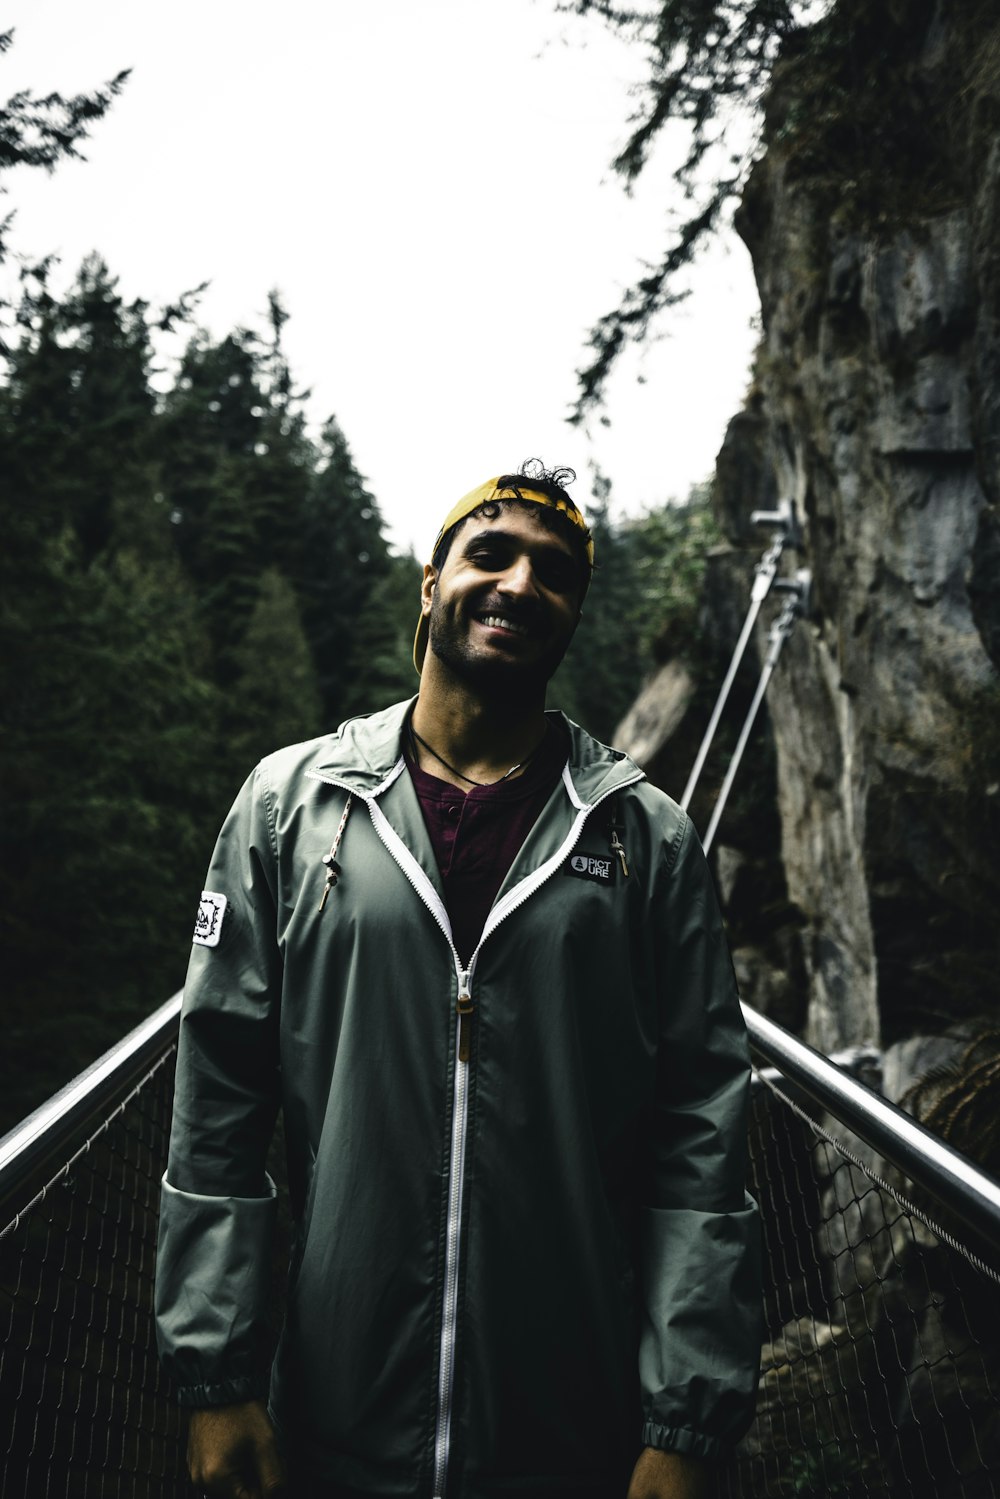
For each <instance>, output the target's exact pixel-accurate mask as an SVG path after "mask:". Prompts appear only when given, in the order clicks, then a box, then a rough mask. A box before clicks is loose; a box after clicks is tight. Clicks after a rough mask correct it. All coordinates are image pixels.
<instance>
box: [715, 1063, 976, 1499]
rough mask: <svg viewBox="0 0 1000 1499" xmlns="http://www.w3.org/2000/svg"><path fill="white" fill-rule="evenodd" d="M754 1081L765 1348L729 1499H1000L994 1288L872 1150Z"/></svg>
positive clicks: (768, 1084)
mask: <svg viewBox="0 0 1000 1499" xmlns="http://www.w3.org/2000/svg"><path fill="white" fill-rule="evenodd" d="M754 1082H755V1085H754V1089H753V1098H754V1103H753V1113H752V1121H751V1132H750V1154H751V1178H752V1180H751V1190H752V1191H753V1194H754V1196H755V1197H756V1198H757V1200H758V1202H759V1203H760V1208H761V1218H762V1223H763V1237H764V1282H765V1290H764V1315H765V1326H766V1332H765V1343H764V1346H763V1349H762V1358H761V1377H760V1386H759V1396H758V1404H757V1415H756V1419H755V1421H754V1424H753V1426H752V1427H751V1430H750V1432H749V1433H748V1435H747V1437H746V1438H745V1439H744V1441H743V1443H742V1444H741V1446H740V1449H739V1451H738V1453H737V1456H736V1459H735V1461H734V1462H732V1463H731V1464H730V1465H729V1466H728V1467H727V1468H726V1469H725V1471H724V1472H722V1473H721V1474H720V1476H719V1485H718V1492H719V1493H720V1494H721V1495H726V1496H734V1499H735V1496H737V1495H739V1496H751V1495H752V1496H754V1499H762V1496H786V1495H787V1496H792V1495H796V1496H816V1499H819V1496H823V1499H862V1496H866V1499H867V1496H883V1495H886V1496H889V1495H891V1496H894V1499H895V1496H897V1495H904V1496H910V1495H912V1496H913V1499H932V1496H933V1499H986V1496H990V1499H996V1496H997V1495H1000V1337H998V1333H1000V1282H998V1279H997V1277H996V1274H995V1272H994V1271H993V1269H992V1267H991V1266H990V1265H988V1264H985V1263H983V1262H982V1261H980V1260H979V1258H978V1255H977V1254H976V1253H975V1252H974V1251H971V1250H970V1251H969V1252H970V1253H971V1255H972V1259H971V1260H970V1259H969V1258H968V1257H967V1256H966V1254H964V1253H963V1252H961V1248H962V1239H961V1232H962V1231H961V1230H960V1229H959V1228H958V1227H957V1226H956V1225H954V1224H950V1223H949V1225H948V1227H947V1228H941V1229H940V1230H939V1232H935V1231H934V1230H933V1229H932V1228H931V1227H930V1226H929V1223H928V1220H929V1221H930V1222H933V1221H935V1217H934V1214H933V1212H928V1214H927V1218H926V1219H925V1218H924V1216H923V1215H922V1214H921V1213H920V1212H918V1211H916V1210H914V1207H913V1203H912V1196H913V1190H914V1189H913V1188H912V1187H910V1185H909V1184H908V1183H907V1182H905V1181H903V1180H902V1179H901V1178H899V1177H898V1175H897V1174H896V1173H895V1172H894V1170H893V1168H892V1167H890V1166H889V1165H888V1163H886V1162H885V1161H883V1160H880V1159H879V1158H878V1157H877V1156H876V1155H875V1153H874V1152H873V1151H871V1150H870V1148H869V1147H868V1146H867V1145H866V1144H865V1142H864V1141H862V1140H859V1139H858V1138H857V1137H856V1136H854V1135H852V1134H851V1133H850V1132H849V1131H848V1130H846V1129H845V1128H843V1127H842V1126H840V1125H839V1124H838V1122H837V1121H836V1120H834V1119H832V1118H830V1117H829V1116H826V1117H817V1118H810V1117H809V1112H808V1111H807V1110H806V1109H805V1108H803V1107H801V1106H800V1105H799V1104H797V1103H796V1102H795V1100H794V1098H793V1096H792V1095H791V1092H790V1090H789V1089H788V1087H787V1085H786V1084H784V1083H783V1080H782V1079H781V1078H780V1077H779V1076H778V1075H777V1074H774V1073H760V1072H758V1073H756V1074H755V1080H754ZM812 1112H813V1113H814V1114H815V1113H816V1112H817V1111H816V1110H815V1109H813V1111H812ZM930 1206H933V1205H930ZM964 1247H966V1248H968V1244H967V1241H966V1242H965V1246H964Z"/></svg>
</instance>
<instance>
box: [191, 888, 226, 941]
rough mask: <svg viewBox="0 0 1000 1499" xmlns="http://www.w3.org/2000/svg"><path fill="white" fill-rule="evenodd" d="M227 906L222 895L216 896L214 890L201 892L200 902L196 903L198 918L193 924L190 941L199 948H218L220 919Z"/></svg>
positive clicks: (220, 934)
mask: <svg viewBox="0 0 1000 1499" xmlns="http://www.w3.org/2000/svg"><path fill="white" fill-rule="evenodd" d="M227 904H228V902H227V900H226V897H225V896H224V895H217V894H216V892H215V891H214V890H203V891H202V892H201V900H200V901H199V902H198V918H197V920H196V921H195V924H194V937H193V938H192V939H191V940H192V941H193V942H197V943H198V944H199V945H200V946H201V947H218V945H219V938H220V937H221V936H222V918H223V917H224V916H225V914H226V905H227Z"/></svg>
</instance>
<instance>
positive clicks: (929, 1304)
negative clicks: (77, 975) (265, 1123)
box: [0, 1048, 1000, 1499]
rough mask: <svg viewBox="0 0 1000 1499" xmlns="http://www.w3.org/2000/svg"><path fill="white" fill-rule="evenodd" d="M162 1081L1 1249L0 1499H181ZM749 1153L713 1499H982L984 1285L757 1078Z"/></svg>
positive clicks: (164, 1062) (987, 1472) (0, 1237)
mask: <svg viewBox="0 0 1000 1499" xmlns="http://www.w3.org/2000/svg"><path fill="white" fill-rule="evenodd" d="M173 1060H174V1056H173V1050H172V1048H171V1050H170V1051H169V1052H168V1053H167V1054H166V1055H165V1056H164V1057H163V1058H162V1059H161V1061H160V1062H159V1063H158V1064H157V1065H156V1066H155V1067H154V1068H153V1069H152V1070H151V1071H150V1072H149V1074H148V1075H147V1076H146V1078H145V1079H144V1080H143V1082H142V1083H140V1084H139V1086H138V1087H137V1088H135V1089H134V1090H133V1091H132V1092H131V1093H130V1094H129V1097H128V1098H127V1099H126V1100H125V1101H124V1102H123V1103H122V1104H120V1105H119V1106H118V1107H117V1108H116V1109H115V1110H114V1111H113V1112H112V1113H111V1114H110V1116H109V1117H108V1118H107V1119H106V1120H105V1121H104V1122H103V1123H102V1124H101V1125H100V1127H99V1128H96V1129H95V1130H93V1131H92V1132H91V1133H90V1134H89V1137H88V1138H87V1139H86V1140H85V1142H83V1143H82V1144H81V1147H80V1148H79V1149H78V1150H76V1151H75V1152H74V1154H73V1155H72V1158H71V1159H70V1160H69V1161H68V1162H67V1163H66V1164H65V1165H64V1166H62V1168H61V1169H60V1170H58V1171H57V1172H55V1174H54V1175H52V1177H51V1180H49V1181H48V1183H47V1184H46V1185H45V1186H44V1187H43V1188H42V1189H41V1190H40V1191H38V1192H37V1193H35V1194H34V1196H33V1197H32V1198H31V1200H30V1201H28V1202H27V1203H26V1204H25V1206H24V1207H23V1209H22V1210H21V1211H20V1212H19V1213H18V1215H17V1217H16V1218H15V1219H14V1220H13V1222H11V1223H10V1224H8V1225H7V1227H6V1228H5V1229H4V1230H3V1231H2V1232H0V1306H2V1309H3V1310H2V1316H3V1321H2V1324H0V1338H2V1347H0V1453H3V1454H4V1459H3V1461H4V1467H3V1474H2V1478H0V1494H2V1495H3V1499H36V1496H56V1495H59V1496H66V1499H70V1496H73V1499H75V1496H77V1495H80V1496H93V1499H112V1496H113V1499H126V1496H129V1499H161V1496H162V1499H168V1496H169V1499H182V1496H185V1495H188V1494H189V1493H190V1492H191V1490H190V1487H189V1485H188V1483H187V1480H186V1476H185V1472H184V1460H183V1459H184V1436H183V1419H182V1417H181V1414H180V1413H179V1412H178V1410H177V1409H176V1407H175V1406H174V1405H173V1403H172V1402H171V1400H170V1398H169V1391H168V1389H167V1387H166V1384H165V1381H164V1379H163V1377H162V1375H161V1373H160V1371H159V1366H158V1363H157V1359H156V1350H155V1344H154V1339H153V1324H152V1276H153V1258H154V1250H155V1243H156V1218H157V1209H158V1199H159V1179H160V1176H161V1174H162V1171H163V1168H164V1164H165V1160H166V1150H167V1137H168V1131H169V1120H170V1106H171V1098H172V1085H173ZM814 1112H815V1111H814ZM750 1143H751V1190H752V1191H753V1193H754V1195H755V1196H756V1197H757V1199H758V1201H759V1202H760V1205H761V1214H762V1220H763V1231H764V1248H765V1292H764V1316H765V1325H766V1334H765V1336H766V1341H765V1343H764V1346H763V1350H762V1367H761V1379H760V1395H759V1401H758V1411H757V1417H756V1420H755V1422H754V1425H753V1427H752V1428H751V1430H750V1432H749V1434H748V1436H747V1437H746V1439H745V1440H744V1442H743V1443H742V1444H741V1447H740V1449H739V1451H738V1453H737V1455H736V1458H735V1460H734V1461H733V1462H732V1463H730V1464H729V1465H727V1466H726V1467H725V1469H723V1470H722V1471H721V1472H720V1474H719V1481H718V1493H719V1494H720V1495H724V1496H727V1499H728V1496H732V1499H736V1496H740V1499H744V1496H746V1499H750V1496H754V1499H765V1496H775V1499H777V1496H782V1499H784V1496H793V1495H797V1496H816V1499H819V1496H823V1499H862V1496H883V1495H886V1496H888V1495H892V1496H896V1495H904V1496H914V1499H930V1496H940V1499H952V1496H954V1499H980V1496H984V1499H985V1496H990V1499H998V1496H1000V1480H998V1477H997V1474H998V1470H1000V1338H998V1336H997V1332H998V1329H1000V1282H998V1279H997V1276H996V1274H995V1272H994V1271H993V1270H992V1268H991V1266H990V1265H984V1264H981V1263H972V1262H970V1260H969V1259H968V1258H967V1257H966V1256H965V1255H964V1254H963V1253H962V1252H961V1249H960V1248H959V1247H956V1243H955V1235H956V1234H958V1233H959V1232H960V1231H959V1230H957V1229H956V1228H955V1226H954V1225H953V1224H951V1223H948V1224H947V1225H944V1226H943V1227H942V1229H941V1232H940V1233H937V1232H935V1231H934V1230H933V1229H932V1228H931V1227H929V1226H928V1221H927V1220H929V1221H930V1222H934V1221H935V1214H934V1212H933V1204H931V1205H929V1207H928V1211H927V1212H926V1217H925V1215H924V1213H923V1212H922V1211H918V1210H915V1209H914V1207H913V1205H912V1202H911V1197H912V1189H908V1184H907V1183H905V1182H902V1181H900V1180H896V1179H895V1178H894V1177H893V1175H892V1171H891V1168H890V1167H888V1166H887V1165H886V1163H885V1162H884V1161H881V1160H879V1159H878V1158H877V1157H876V1156H875V1155H874V1153H873V1152H871V1151H870V1150H869V1148H868V1147H867V1146H866V1145H865V1143H864V1142H863V1141H861V1140H858V1139H857V1138H856V1137H855V1136H853V1135H851V1134H850V1133H849V1132H848V1131H846V1130H845V1129H843V1128H842V1127H841V1126H839V1125H838V1124H837V1123H836V1121H833V1120H831V1119H824V1118H818V1117H816V1118H810V1117H809V1112H808V1110H807V1109H806V1108H804V1107H803V1106H802V1105H801V1102H796V1100H795V1096H794V1094H793V1093H792V1091H791V1090H790V1089H789V1088H788V1085H787V1084H785V1083H784V1082H783V1080H782V1079H781V1078H780V1077H778V1076H777V1075H776V1074H769V1073H758V1074H757V1075H756V1077H755V1086H754V1108H753V1117H752V1125H751V1141H750ZM279 1147H280V1142H279ZM279 1160H280V1153H279V1151H275V1152H274V1153H273V1154H272V1174H274V1170H275V1168H276V1167H277V1165H278V1161H279ZM973 1258H974V1259H975V1256H973ZM280 1280H281V1269H280V1266H279V1267H276V1269H275V1284H276V1287H277V1285H278V1284H280ZM277 1299H278V1298H277V1295H276V1296H275V1301H277Z"/></svg>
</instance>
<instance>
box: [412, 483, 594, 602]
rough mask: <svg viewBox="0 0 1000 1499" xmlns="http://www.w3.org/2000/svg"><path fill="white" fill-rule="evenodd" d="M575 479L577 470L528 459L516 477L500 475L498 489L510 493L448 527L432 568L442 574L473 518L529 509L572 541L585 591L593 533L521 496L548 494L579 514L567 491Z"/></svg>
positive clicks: (437, 549)
mask: <svg viewBox="0 0 1000 1499" xmlns="http://www.w3.org/2000/svg"><path fill="white" fill-rule="evenodd" d="M575 478H576V470H575V469H572V468H568V467H566V466H565V465H563V466H561V467H558V468H546V467H545V464H544V463H543V462H542V460H541V459H540V458H526V459H525V461H524V462H523V463H522V464H521V467H520V468H519V469H518V471H517V473H516V474H501V475H500V478H499V479H498V480H497V489H498V490H506V491H509V492H508V493H506V494H504V495H503V496H502V498H500V499H496V500H484V501H483V503H482V504H481V505H478V506H477V507H476V509H475V510H472V511H470V512H469V514H468V515H466V516H463V518H462V519H461V520H460V521H456V522H455V524H454V525H453V526H450V527H449V528H448V530H447V531H446V532H445V533H444V535H443V536H442V537H441V540H440V541H439V542H438V545H437V546H436V548H435V549H434V555H433V557H432V558H431V565H432V566H433V567H434V568H435V569H436V570H437V571H438V572H440V571H441V568H442V567H443V566H444V564H445V562H446V561H447V559H448V553H449V552H450V551H451V544H452V542H453V541H454V539H455V537H456V535H457V534H458V532H459V531H460V530H461V528H462V526H464V525H465V522H466V521H468V520H472V518H473V517H474V516H475V517H479V518H482V519H485V520H496V518H497V516H498V515H500V514H501V513H502V511H504V510H505V509H508V508H516V509H523V510H530V511H531V513H532V514H533V515H534V517H535V518H536V520H537V521H538V522H539V524H540V525H543V526H544V527H545V528H546V529H547V530H549V531H551V532H552V533H553V534H554V535H556V536H561V537H562V538H563V540H564V541H568V542H569V544H570V545H571V547H572V548H573V551H574V553H575V555H576V556H577V558H578V559H579V562H580V567H581V582H582V584H583V587H584V590H586V588H587V587H588V586H589V583H590V574H591V568H590V559H589V557H588V556H587V545H588V543H589V541H590V539H591V538H590V532H589V531H588V530H587V529H586V528H585V527H583V526H579V525H576V524H575V523H574V522H573V521H571V520H569V519H568V517H567V516H565V515H564V514H563V513H562V511H561V510H556V509H554V508H550V507H549V506H548V505H538V504H536V503H535V502H534V501H533V500H530V499H525V498H524V497H523V496H522V495H521V490H522V489H529V490H535V491H536V492H537V493H539V494H544V495H547V496H548V498H549V499H551V500H559V501H560V502H561V503H562V504H564V505H568V506H570V507H571V508H572V509H573V510H576V511H577V514H579V510H578V507H577V505H576V503H575V502H574V500H573V498H572V497H571V496H570V495H569V494H568V493H567V492H566V486H567V485H568V484H572V483H573V481H574V479H575Z"/></svg>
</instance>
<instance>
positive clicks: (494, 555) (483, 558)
mask: <svg viewBox="0 0 1000 1499" xmlns="http://www.w3.org/2000/svg"><path fill="white" fill-rule="evenodd" d="M466 555H467V556H468V558H469V561H470V562H474V563H475V564H476V566H477V567H502V566H503V559H502V558H501V557H500V555H499V553H498V552H497V551H496V549H495V548H494V547H476V548H475V549H474V550H473V551H471V552H468V553H467V554H466Z"/></svg>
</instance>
